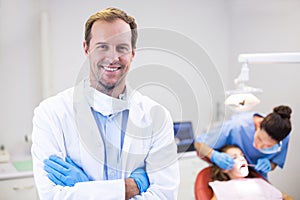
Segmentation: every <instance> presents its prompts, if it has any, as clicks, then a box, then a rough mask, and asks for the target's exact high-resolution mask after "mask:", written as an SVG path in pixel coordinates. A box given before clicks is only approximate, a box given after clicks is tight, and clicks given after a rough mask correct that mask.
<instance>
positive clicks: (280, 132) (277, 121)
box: [260, 105, 292, 142]
mask: <svg viewBox="0 0 300 200" xmlns="http://www.w3.org/2000/svg"><path fill="white" fill-rule="evenodd" d="M291 113H292V109H291V108H290V107H288V106H283V105H281V106H277V107H275V108H274V109H273V112H272V113H270V114H268V115H267V116H266V117H265V118H264V120H263V121H262V123H261V124H260V128H261V129H263V130H265V131H266V132H267V133H268V135H269V136H270V137H271V138H272V139H274V140H276V141H277V142H280V141H281V140H283V139H284V138H285V137H286V136H287V135H288V134H289V133H290V132H291V130H292V125H291V120H290V118H291Z"/></svg>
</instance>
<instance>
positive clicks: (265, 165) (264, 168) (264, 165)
mask: <svg viewBox="0 0 300 200" xmlns="http://www.w3.org/2000/svg"><path fill="white" fill-rule="evenodd" d="M254 169H255V170H256V171H260V172H264V173H268V172H269V171H271V162H270V161H269V159H267V158H261V159H258V160H257V163H256V165H255V167H254Z"/></svg>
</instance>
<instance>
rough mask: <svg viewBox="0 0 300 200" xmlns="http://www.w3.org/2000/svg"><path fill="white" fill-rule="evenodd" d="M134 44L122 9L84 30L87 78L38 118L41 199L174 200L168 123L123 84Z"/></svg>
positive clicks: (175, 175) (99, 16)
mask: <svg viewBox="0 0 300 200" xmlns="http://www.w3.org/2000/svg"><path fill="white" fill-rule="evenodd" d="M136 41H137V25H136V23H135V20H134V18H132V17H131V16H128V15H127V14H126V13H125V12H124V11H122V10H120V9H116V8H107V9H104V10H102V11H100V12H98V13H96V14H94V15H92V16H91V17H90V18H89V19H88V21H87V22H86V25H85V40H84V42H83V48H84V52H85V55H86V56H87V59H88V61H89V62H88V63H89V65H88V66H84V67H88V68H89V73H88V74H87V76H88V77H85V78H83V79H82V80H80V81H78V84H77V85H76V86H75V87H73V88H70V89H67V90H66V91H63V92H61V93H59V94H58V95H56V96H54V97H51V98H49V99H46V100H45V101H43V102H42V103H41V104H40V105H39V106H38V107H37V108H36V109H35V112H34V118H33V134H32V136H33V145H32V158H33V169H34V177H35V182H36V186H37V189H38V192H39V196H40V199H131V198H132V199H177V191H178V186H179V168H178V163H177V149H176V144H175V142H174V133H173V122H172V119H171V116H170V114H169V112H168V111H167V110H166V109H165V108H164V107H163V106H161V105H160V104H158V103H157V102H155V101H153V100H151V99H150V98H148V97H146V96H143V95H142V94H141V93H139V92H138V91H135V90H132V89H130V87H129V86H128V85H127V84H126V75H127V73H128V71H129V69H130V65H131V62H132V61H133V58H134V56H135V49H136Z"/></svg>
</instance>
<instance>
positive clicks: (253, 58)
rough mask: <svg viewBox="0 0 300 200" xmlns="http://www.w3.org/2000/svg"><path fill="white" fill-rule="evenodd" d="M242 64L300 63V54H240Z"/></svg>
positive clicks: (239, 58)
mask: <svg viewBox="0 0 300 200" xmlns="http://www.w3.org/2000/svg"><path fill="white" fill-rule="evenodd" d="M238 60H239V62H240V63H248V64H260V63H300V52H291V53H254V54H240V55H239V57H238Z"/></svg>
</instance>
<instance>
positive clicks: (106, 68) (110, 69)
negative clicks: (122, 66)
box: [104, 67, 119, 72]
mask: <svg viewBox="0 0 300 200" xmlns="http://www.w3.org/2000/svg"><path fill="white" fill-rule="evenodd" d="M104 69H105V70H106V71H110V72H114V71H117V70H118V69H119V68H118V67H104Z"/></svg>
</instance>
